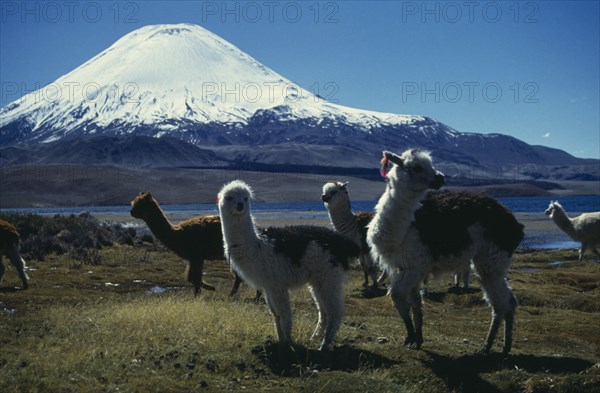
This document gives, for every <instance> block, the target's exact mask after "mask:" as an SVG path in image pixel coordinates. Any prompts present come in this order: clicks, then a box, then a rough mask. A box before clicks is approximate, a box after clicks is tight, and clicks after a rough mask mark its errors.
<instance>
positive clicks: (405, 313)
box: [391, 271, 419, 347]
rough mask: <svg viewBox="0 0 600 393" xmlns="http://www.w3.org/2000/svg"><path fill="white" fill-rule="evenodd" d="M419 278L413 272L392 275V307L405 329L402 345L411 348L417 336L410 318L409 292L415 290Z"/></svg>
mask: <svg viewBox="0 0 600 393" xmlns="http://www.w3.org/2000/svg"><path fill="white" fill-rule="evenodd" d="M418 283H419V277H418V275H416V274H415V273H413V272H409V271H403V272H400V273H394V274H393V275H392V283H391V285H392V288H391V296H392V301H393V302H394V307H396V310H398V313H399V314H400V317H401V318H402V320H403V321H404V325H405V327H406V339H405V340H404V345H407V346H409V347H410V346H412V345H415V344H416V342H417V335H416V332H415V327H414V325H413V321H412V319H411V317H410V301H409V296H410V295H411V292H412V291H413V290H414V289H415V288H417V286H418Z"/></svg>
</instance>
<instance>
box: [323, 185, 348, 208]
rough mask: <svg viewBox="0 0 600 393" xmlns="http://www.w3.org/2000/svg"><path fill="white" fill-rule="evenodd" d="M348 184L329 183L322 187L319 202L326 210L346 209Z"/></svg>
mask: <svg viewBox="0 0 600 393" xmlns="http://www.w3.org/2000/svg"><path fill="white" fill-rule="evenodd" d="M347 186H348V182H345V183H342V182H339V181H330V182H328V183H325V185H324V186H323V194H322V195H321V200H322V201H323V203H324V204H325V207H326V208H328V209H329V208H332V209H333V208H335V207H337V206H344V207H347V206H348V205H349V204H350V197H349V196H348V188H347Z"/></svg>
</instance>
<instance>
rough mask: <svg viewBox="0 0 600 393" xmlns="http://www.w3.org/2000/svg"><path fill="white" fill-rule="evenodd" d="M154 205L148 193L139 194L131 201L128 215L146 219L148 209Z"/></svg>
mask: <svg viewBox="0 0 600 393" xmlns="http://www.w3.org/2000/svg"><path fill="white" fill-rule="evenodd" d="M155 205H156V200H155V199H154V197H152V194H150V193H149V192H147V191H146V192H140V193H139V195H138V196H136V197H135V199H134V200H133V201H131V210H130V211H129V214H131V216H132V217H135V218H139V219H142V220H144V219H146V218H147V217H148V215H149V214H151V213H150V211H151V210H150V209H151V208H152V207H153V206H155Z"/></svg>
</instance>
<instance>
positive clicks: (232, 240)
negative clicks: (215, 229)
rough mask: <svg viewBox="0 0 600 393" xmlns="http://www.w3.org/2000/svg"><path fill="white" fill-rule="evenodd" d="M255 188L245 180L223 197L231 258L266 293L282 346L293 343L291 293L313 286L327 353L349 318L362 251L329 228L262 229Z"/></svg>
mask: <svg viewBox="0 0 600 393" xmlns="http://www.w3.org/2000/svg"><path fill="white" fill-rule="evenodd" d="M251 198H252V191H251V189H250V187H249V186H248V185H247V184H246V183H244V182H242V181H239V180H236V181H233V182H231V183H229V184H227V185H225V186H224V187H223V188H222V189H221V191H220V192H219V196H218V201H219V202H218V204H219V213H220V215H221V225H222V232H223V241H224V247H225V254H226V256H227V257H228V259H229V260H230V261H231V264H232V266H233V268H234V270H235V271H236V272H238V273H239V274H240V275H241V276H242V278H243V279H244V281H246V282H247V283H248V284H249V285H251V286H253V287H255V288H256V289H261V290H263V292H264V295H265V300H266V302H267V305H268V306H269V310H270V311H271V314H272V315H273V317H274V319H275V327H276V329H277V336H278V338H279V342H280V343H281V344H282V345H286V346H287V345H289V344H291V340H292V337H291V335H292V310H291V305H290V296H289V290H290V289H293V288H298V287H301V286H303V285H305V284H308V286H309V288H310V292H311V294H312V296H313V298H314V300H315V303H316V305H317V309H318V312H319V320H318V323H317V327H316V329H315V331H314V333H313V338H320V337H322V341H321V346H320V349H321V350H326V349H327V348H328V347H329V345H330V344H331V343H332V342H333V340H334V338H335V335H336V333H337V331H338V329H339V328H340V326H341V323H342V317H343V315H344V282H345V281H346V270H347V269H348V261H349V259H351V258H356V257H358V254H359V248H358V246H356V245H355V244H354V243H353V242H352V241H351V240H350V239H347V238H346V237H344V236H342V235H340V234H338V233H336V232H334V231H332V230H329V229H327V228H323V227H313V226H290V227H283V228H267V229H265V230H262V229H259V228H257V227H256V225H255V224H254V218H253V217H252V215H251V213H250V200H251Z"/></svg>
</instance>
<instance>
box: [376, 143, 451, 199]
mask: <svg viewBox="0 0 600 393" xmlns="http://www.w3.org/2000/svg"><path fill="white" fill-rule="evenodd" d="M390 162H391V163H392V164H394V165H393V167H392V169H391V170H390V171H389V172H387V166H388V165H389V163H390ZM381 163H382V173H387V178H388V179H389V181H390V184H391V185H392V186H402V187H403V188H405V189H410V190H413V191H425V190H427V189H429V188H433V189H436V190H438V189H439V188H441V187H442V186H443V185H444V174H443V173H442V172H440V171H438V170H436V169H435V168H434V166H433V163H432V160H431V156H430V155H429V153H428V152H426V151H423V150H419V149H409V150H406V151H405V152H404V153H402V154H401V155H397V154H394V153H392V152H389V151H384V152H383V159H382V160H381Z"/></svg>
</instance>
